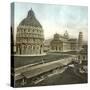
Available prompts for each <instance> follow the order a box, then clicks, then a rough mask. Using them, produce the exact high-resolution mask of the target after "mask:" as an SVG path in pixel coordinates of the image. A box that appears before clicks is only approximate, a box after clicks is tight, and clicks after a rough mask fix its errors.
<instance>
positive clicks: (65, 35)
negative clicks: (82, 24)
mask: <svg viewBox="0 0 90 90" xmlns="http://www.w3.org/2000/svg"><path fill="white" fill-rule="evenodd" d="M64 37H65V38H66V39H69V34H68V32H67V30H66V31H65V33H64Z"/></svg>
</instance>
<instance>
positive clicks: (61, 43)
mask: <svg viewBox="0 0 90 90" xmlns="http://www.w3.org/2000/svg"><path fill="white" fill-rule="evenodd" d="M82 46H83V34H82V32H79V37H78V39H77V38H70V37H69V34H68V32H67V31H66V32H65V33H64V35H59V34H57V33H56V34H54V37H53V40H52V41H51V42H50V51H51V52H67V51H77V50H78V49H81V48H82Z"/></svg>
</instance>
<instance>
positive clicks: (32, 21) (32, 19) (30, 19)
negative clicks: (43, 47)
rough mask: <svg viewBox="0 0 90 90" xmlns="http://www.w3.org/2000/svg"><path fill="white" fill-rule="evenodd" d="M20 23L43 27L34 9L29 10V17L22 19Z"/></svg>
mask: <svg viewBox="0 0 90 90" xmlns="http://www.w3.org/2000/svg"><path fill="white" fill-rule="evenodd" d="M20 25H26V26H35V27H42V26H41V24H40V23H39V21H38V20H37V19H36V17H35V14H34V12H33V10H32V9H31V10H30V11H29V12H28V15H27V17H26V18H25V19H23V20H22V21H21V23H20Z"/></svg>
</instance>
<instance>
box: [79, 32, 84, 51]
mask: <svg viewBox="0 0 90 90" xmlns="http://www.w3.org/2000/svg"><path fill="white" fill-rule="evenodd" d="M82 46H83V33H82V32H79V36H78V49H79V50H81V49H82Z"/></svg>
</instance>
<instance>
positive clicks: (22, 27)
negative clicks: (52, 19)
mask: <svg viewBox="0 0 90 90" xmlns="http://www.w3.org/2000/svg"><path fill="white" fill-rule="evenodd" d="M43 41H44V34H43V28H42V25H41V24H40V23H39V21H38V20H37V19H36V17H35V13H34V11H33V10H32V9H31V10H30V11H29V12H28V14H27V17H26V18H24V19H23V20H22V21H21V22H20V24H19V25H18V27H17V33H16V54H23V55H24V54H28V55H32V54H42V53H43Z"/></svg>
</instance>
